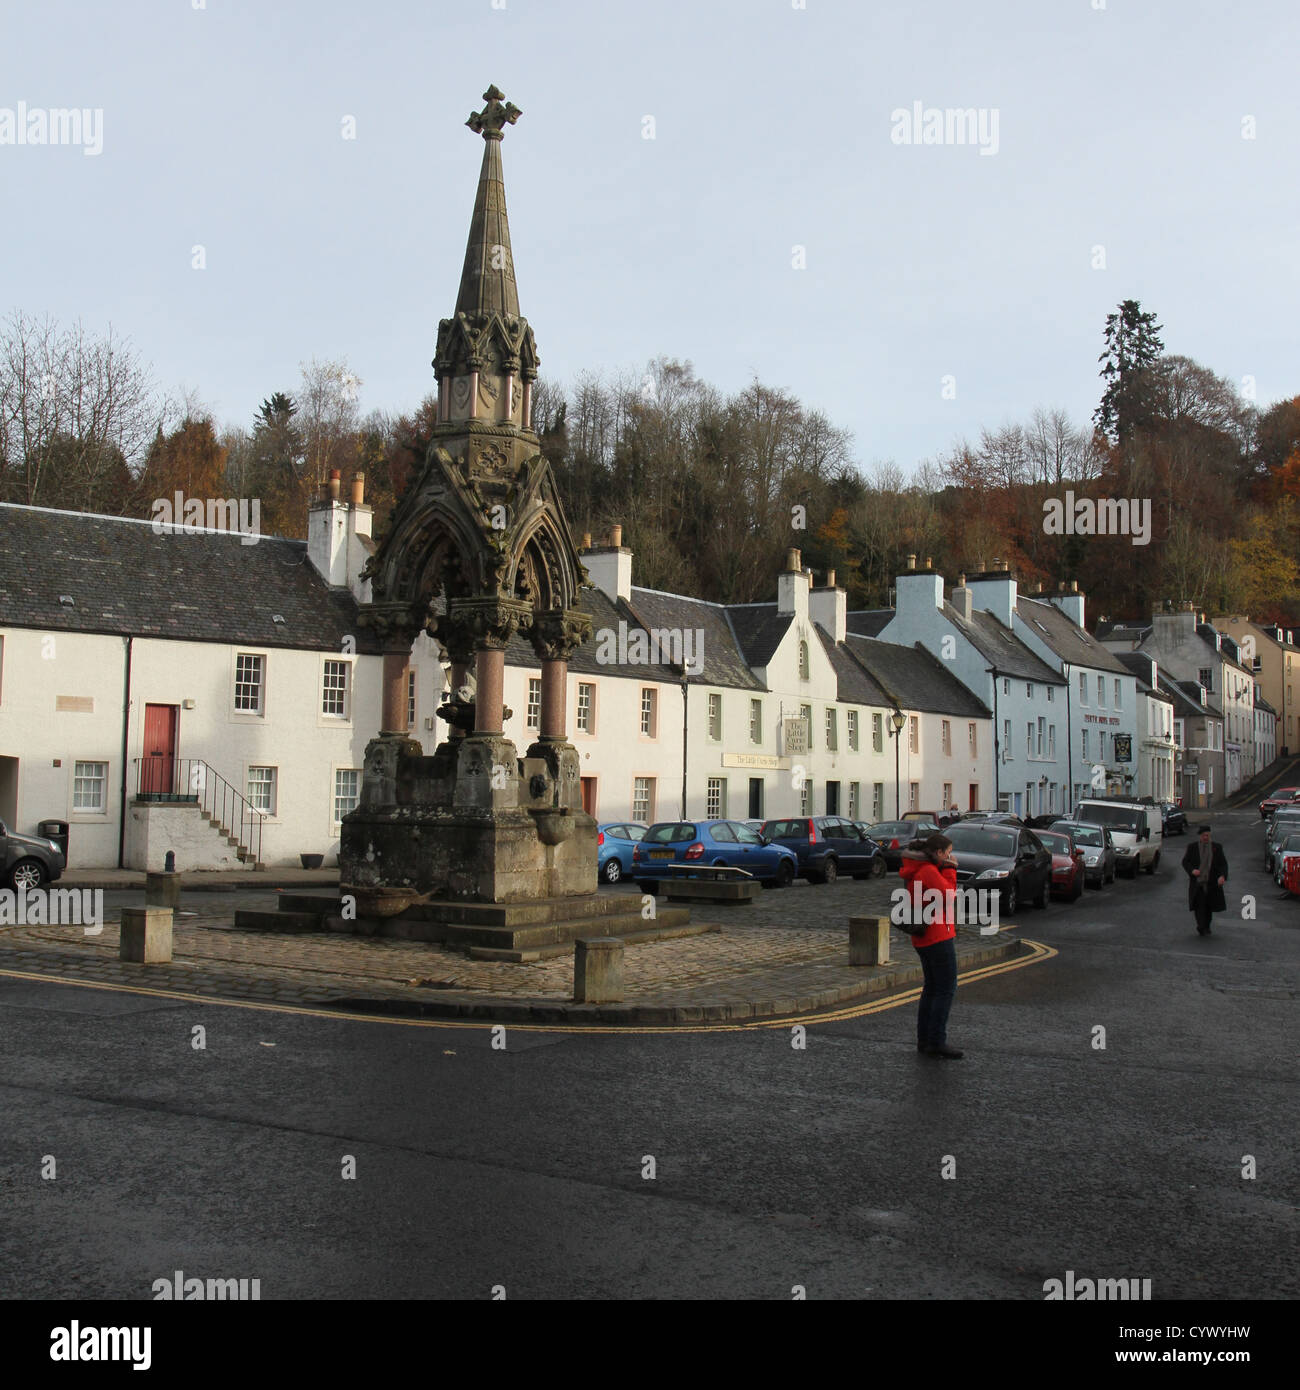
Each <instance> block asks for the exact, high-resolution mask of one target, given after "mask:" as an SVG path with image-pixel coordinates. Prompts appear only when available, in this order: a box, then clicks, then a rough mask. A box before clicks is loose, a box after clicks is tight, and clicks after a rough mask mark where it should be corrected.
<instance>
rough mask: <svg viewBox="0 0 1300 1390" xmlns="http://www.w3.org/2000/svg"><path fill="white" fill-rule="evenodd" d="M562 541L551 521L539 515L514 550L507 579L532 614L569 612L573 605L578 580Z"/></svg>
mask: <svg viewBox="0 0 1300 1390" xmlns="http://www.w3.org/2000/svg"><path fill="white" fill-rule="evenodd" d="M566 540H567V538H566V537H565V536H564V535H562V534H561V532H560V530H559V528H558V527H557V526H556V524H555V520H554V518H553V517H551V516H549V515H548V514H547V513H546V512H540V513H538V514H537V516H536V517H535V519H534V520H533V524H532V527H531V529H530V530H529V532H528V534H527V535H526V536H525V538H524V539H523V541H522V543H521V544H520V545H519V547H518V548H517V551H516V559H515V564H514V568H513V570H512V572H511V575H510V579H511V582H512V586H513V592H515V593H517V594H518V595H519V597H520V598H523V599H526V600H527V601H528V602H530V603H531V604H532V606H533V608H534V610H535V611H536V612H539V613H549V612H554V611H555V610H557V609H564V608H572V607H573V606H574V605H575V603H576V601H577V595H578V585H579V583H580V577H579V574H578V570H577V565H576V563H575V561H574V559H573V557H572V556H571V555H570V554H569V551H570V549H571V545H569V544H566Z"/></svg>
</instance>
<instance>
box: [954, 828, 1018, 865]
mask: <svg viewBox="0 0 1300 1390" xmlns="http://www.w3.org/2000/svg"><path fill="white" fill-rule="evenodd" d="M944 834H945V835H947V837H948V838H949V839H950V840H951V841H952V847H953V851H954V853H956V854H957V855H960V854H961V853H962V851H963V850H965V852H966V853H967V854H992V855H996V856H998V857H999V858H1001V859H1012V858H1014V857H1015V853H1016V842H1017V841H1018V840H1019V839H1020V836H1019V835H1017V834H1016V832H1015V831H1013V830H998V829H996V828H995V827H993V826H991V825H990V826H983V825H952V826H949V827H948V829H947V830H946V831H944Z"/></svg>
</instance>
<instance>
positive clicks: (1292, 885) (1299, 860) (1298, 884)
mask: <svg viewBox="0 0 1300 1390" xmlns="http://www.w3.org/2000/svg"><path fill="white" fill-rule="evenodd" d="M1282 887H1283V888H1285V889H1286V891H1287V892H1288V893H1294V894H1295V896H1296V897H1300V855H1295V854H1292V855H1288V856H1284V857H1283V859H1282Z"/></svg>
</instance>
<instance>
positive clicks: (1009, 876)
mask: <svg viewBox="0 0 1300 1390" xmlns="http://www.w3.org/2000/svg"><path fill="white" fill-rule="evenodd" d="M944 834H945V835H947V837H948V838H949V839H950V840H951V841H952V852H953V854H954V856H955V857H956V859H957V887H958V888H987V889H990V890H992V891H994V892H997V893H998V894H999V895H1000V897H1001V900H1002V911H1003V912H1005V913H1007V914H1008V915H1010V914H1011V913H1013V912H1014V911H1015V910H1016V908H1017V907H1018V906H1019V905H1020V904H1021V903H1022V902H1032V903H1033V904H1034V906H1035V907H1046V906H1047V900H1048V897H1049V896H1050V894H1051V891H1052V856H1051V853H1050V852H1049V851H1048V849H1047V848H1046V846H1044V844H1043V842H1042V841H1041V840H1040V839H1039V838H1038V836H1037V835H1035V834H1034V832H1033V831H1032V830H1026V829H1025V828H1024V827H1023V826H1016V825H1006V824H1003V823H1001V822H998V821H994V822H992V823H990V822H988V821H975V822H973V823H971V824H967V823H966V822H964V821H963V822H962V823H961V824H960V825H950V826H949V827H948V829H947V830H945V831H944Z"/></svg>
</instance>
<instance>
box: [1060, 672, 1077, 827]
mask: <svg viewBox="0 0 1300 1390" xmlns="http://www.w3.org/2000/svg"><path fill="white" fill-rule="evenodd" d="M1061 666H1062V669H1063V670H1064V671H1065V761H1066V764H1067V767H1068V771H1069V774H1070V781H1069V788H1070V790H1069V797H1070V804H1069V806H1068V807H1067V808H1066V810H1067V814H1068V815H1070V816H1073V815H1074V716H1073V714H1071V713H1070V687H1071V686H1072V685H1073V684H1074V667H1073V666H1071V665H1070V664H1069V663H1068V662H1064V661H1063V662H1062V663H1061Z"/></svg>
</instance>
